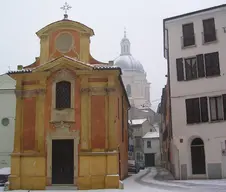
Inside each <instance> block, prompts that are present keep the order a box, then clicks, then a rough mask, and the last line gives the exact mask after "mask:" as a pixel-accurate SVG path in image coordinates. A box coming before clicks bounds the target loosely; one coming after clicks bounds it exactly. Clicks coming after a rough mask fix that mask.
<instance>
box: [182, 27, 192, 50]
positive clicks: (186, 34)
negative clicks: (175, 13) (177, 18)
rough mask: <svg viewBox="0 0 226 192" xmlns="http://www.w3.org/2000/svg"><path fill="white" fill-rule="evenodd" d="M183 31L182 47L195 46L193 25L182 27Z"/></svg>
mask: <svg viewBox="0 0 226 192" xmlns="http://www.w3.org/2000/svg"><path fill="white" fill-rule="evenodd" d="M182 31H183V47H188V46H191V45H195V34H194V24H193V23H187V24H184V25H182Z"/></svg>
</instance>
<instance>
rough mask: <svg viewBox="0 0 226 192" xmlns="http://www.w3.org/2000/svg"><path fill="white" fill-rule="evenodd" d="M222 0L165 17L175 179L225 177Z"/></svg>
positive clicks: (225, 72) (225, 86)
mask: <svg viewBox="0 0 226 192" xmlns="http://www.w3.org/2000/svg"><path fill="white" fill-rule="evenodd" d="M225 18H226V5H221V6H217V7H212V8H208V9H204V10H200V11H196V12H192V13H187V14H184V15H180V16H175V17H171V18H167V19H164V22H163V23H164V51H165V58H166V59H167V63H168V77H169V83H170V98H171V100H170V101H171V117H172V137H173V142H172V143H171V161H172V164H173V166H174V170H175V175H176V178H177V179H189V178H209V179H217V178H223V177H226V158H225V156H224V155H225V148H226V146H225V145H226V84H225V82H226V54H225V53H226V52H225V49H226V22H225Z"/></svg>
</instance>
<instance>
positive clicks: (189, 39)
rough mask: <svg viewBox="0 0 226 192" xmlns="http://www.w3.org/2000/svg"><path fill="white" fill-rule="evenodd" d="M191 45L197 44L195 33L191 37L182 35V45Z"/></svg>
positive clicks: (183, 46)
mask: <svg viewBox="0 0 226 192" xmlns="http://www.w3.org/2000/svg"><path fill="white" fill-rule="evenodd" d="M191 46H196V42H195V35H194V34H193V35H190V36H189V37H185V36H182V37H181V47H182V49H183V48H186V47H191Z"/></svg>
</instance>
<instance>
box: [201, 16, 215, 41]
mask: <svg viewBox="0 0 226 192" xmlns="http://www.w3.org/2000/svg"><path fill="white" fill-rule="evenodd" d="M203 40H204V43H208V42H212V41H216V40H217V37H216V29H215V21H214V18H210V19H205V20H203Z"/></svg>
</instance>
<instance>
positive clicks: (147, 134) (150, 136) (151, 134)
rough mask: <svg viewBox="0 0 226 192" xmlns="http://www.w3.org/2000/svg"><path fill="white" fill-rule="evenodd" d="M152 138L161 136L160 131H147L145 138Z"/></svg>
mask: <svg viewBox="0 0 226 192" xmlns="http://www.w3.org/2000/svg"><path fill="white" fill-rule="evenodd" d="M151 138H159V133H158V132H147V133H146V134H145V135H144V136H143V139H151Z"/></svg>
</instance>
